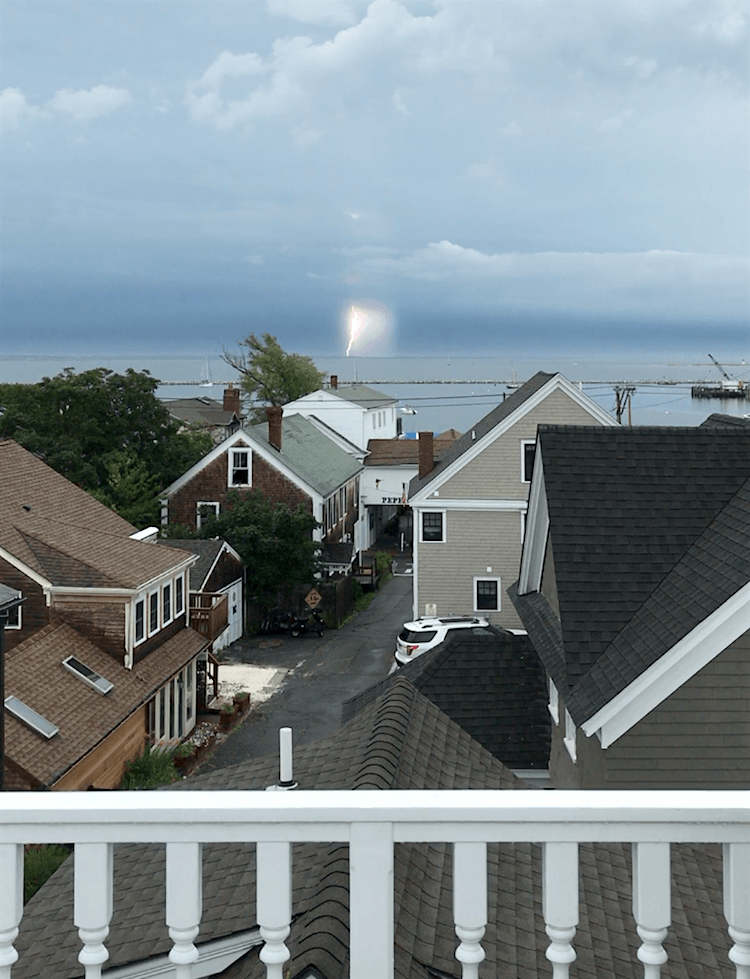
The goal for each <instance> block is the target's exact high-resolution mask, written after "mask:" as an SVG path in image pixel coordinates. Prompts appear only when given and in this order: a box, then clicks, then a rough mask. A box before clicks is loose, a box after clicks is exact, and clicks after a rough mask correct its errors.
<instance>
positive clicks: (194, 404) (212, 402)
mask: <svg viewBox="0 0 750 979" xmlns="http://www.w3.org/2000/svg"><path fill="white" fill-rule="evenodd" d="M163 403H164V406H165V408H167V410H168V411H169V413H170V415H172V416H173V417H174V418H178V419H179V420H180V421H184V422H186V423H187V424H188V425H213V426H217V427H218V426H221V425H229V424H230V422H231V421H232V419H233V418H237V415H236V414H235V413H234V412H233V411H225V410H224V405H223V403H222V402H221V401H217V400H216V399H215V398H205V397H203V398H200V397H199V398H170V399H169V400H164V402H163Z"/></svg>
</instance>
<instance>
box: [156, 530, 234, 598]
mask: <svg viewBox="0 0 750 979" xmlns="http://www.w3.org/2000/svg"><path fill="white" fill-rule="evenodd" d="M160 543H162V544H165V545H166V546H167V547H176V548H178V549H179V550H181V551H187V552H188V553H189V554H196V555H197V557H198V560H197V561H196V562H195V564H194V565H193V566H192V568H191V569H190V590H191V591H201V590H202V588H203V586H204V585H205V583H206V580H207V578H208V576H209V574H210V573H211V568H213V566H214V563H215V561H216V558H217V557H218V556H219V554H220V553H221V549H222V548H223V547H224V541H223V540H184V539H178V538H175V537H171V538H165V539H164V540H162V541H160Z"/></svg>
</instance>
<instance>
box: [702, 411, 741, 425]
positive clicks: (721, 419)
mask: <svg viewBox="0 0 750 979" xmlns="http://www.w3.org/2000/svg"><path fill="white" fill-rule="evenodd" d="M707 425H730V426H732V427H733V428H750V416H748V415H744V416H742V417H738V416H737V415H722V414H719V413H718V412H716V413H714V414H713V415H709V416H708V418H707V419H706V420H705V421H703V422H701V428H704V427H705V426H707Z"/></svg>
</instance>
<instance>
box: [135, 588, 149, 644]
mask: <svg viewBox="0 0 750 979" xmlns="http://www.w3.org/2000/svg"><path fill="white" fill-rule="evenodd" d="M145 638H146V599H145V598H140V599H139V600H138V601H137V602H136V603H135V641H136V642H137V643H139V642H143V640H144V639H145Z"/></svg>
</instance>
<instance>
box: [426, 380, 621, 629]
mask: <svg viewBox="0 0 750 979" xmlns="http://www.w3.org/2000/svg"><path fill="white" fill-rule="evenodd" d="M543 423H561V424H569V425H603V426H613V425H616V424H617V423H616V422H615V421H614V420H613V419H612V418H610V416H609V415H608V414H607V413H606V412H605V411H604V410H603V409H602V408H600V407H599V406H598V405H597V404H595V403H594V402H593V401H592V400H591V398H589V397H588V396H587V395H585V394H584V393H583V392H582V391H581V390H579V389H578V388H577V387H576V386H575V385H574V384H571V383H570V381H568V380H567V379H566V378H564V377H563V376H562V374H547V373H544V372H543V371H540V372H539V373H538V374H535V375H534V376H533V377H532V378H530V379H529V380H528V381H526V383H525V384H523V385H521V387H520V388H518V390H517V391H514V392H513V394H511V395H510V396H509V397H508V398H506V400H505V401H503V402H502V403H501V404H499V405H498V406H497V407H496V408H493V409H492V411H490V412H489V413H488V414H487V415H485V417H484V418H482V419H481V420H480V421H478V422H477V424H476V425H473V426H472V427H471V428H470V429H469V430H468V431H467V432H465V433H464V434H463V435H462V436H461V437H460V438H459V439H457V440H456V441H455V442H454V443H453V445H452V446H451V447H450V448H449V449H448V451H447V452H445V453H444V454H442V455H441V457H440V459H439V460H438V461H437V462H435V459H434V453H433V446H432V438H431V436H430V433H429V432H420V434H419V445H420V456H419V458H420V468H419V475H418V476H417V477H416V478H415V479H413V480H412V481H411V484H410V486H409V505H410V506H411V507H412V509H413V511H414V545H413V546H414V603H413V615H414V618H418V617H419V616H421V615H476V614H480V615H483V616H486V617H487V618H488V619H489V621H490V622H492V623H493V624H495V625H502V626H505V627H506V628H513V627H517V626H520V624H521V622H520V619H519V618H518V615H517V613H516V611H515V609H514V608H513V606H512V605H511V603H510V602H508V601H507V600H505V591H506V589H507V587H508V585H510V584H511V582H513V581H515V579H516V578H517V576H518V564H519V561H520V558H521V544H522V541H523V538H524V533H525V522H526V507H527V499H528V494H529V486H530V484H531V475H532V472H533V467H534V451H535V444H536V431H537V426H538V425H540V424H543Z"/></svg>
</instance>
